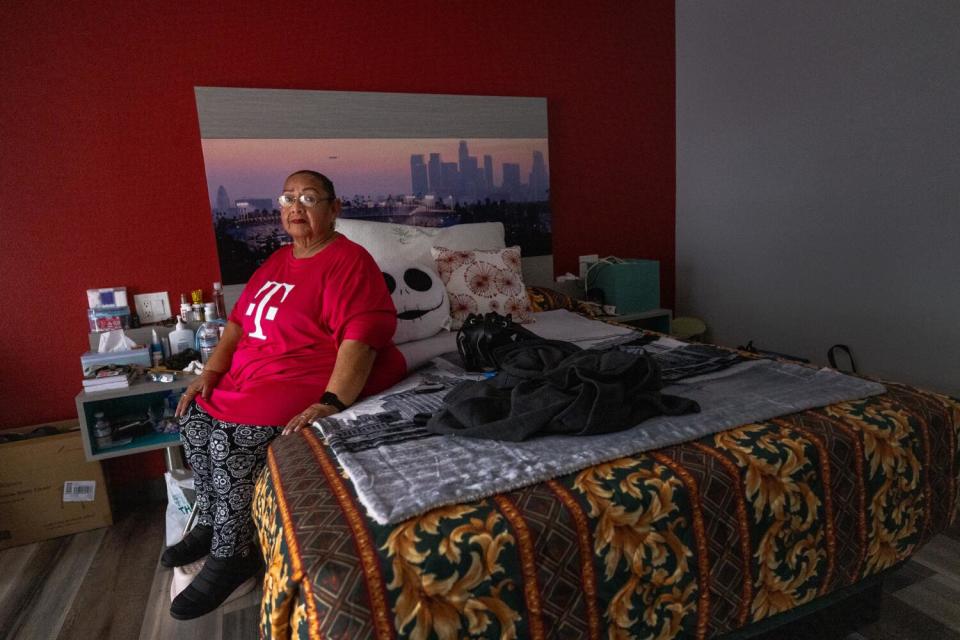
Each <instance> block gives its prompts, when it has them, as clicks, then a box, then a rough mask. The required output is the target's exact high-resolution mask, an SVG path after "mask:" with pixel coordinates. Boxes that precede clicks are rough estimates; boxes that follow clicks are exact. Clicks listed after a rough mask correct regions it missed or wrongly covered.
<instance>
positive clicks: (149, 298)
mask: <svg viewBox="0 0 960 640" xmlns="http://www.w3.org/2000/svg"><path fill="white" fill-rule="evenodd" d="M133 302H134V304H135V305H136V307H137V315H138V316H139V317H140V322H141V323H142V324H150V323H152V322H161V321H163V320H166V319H168V318H170V317H172V316H171V315H170V297H169V296H168V295H167V292H166V291H160V292H158V293H138V294H136V295H135V296H133Z"/></svg>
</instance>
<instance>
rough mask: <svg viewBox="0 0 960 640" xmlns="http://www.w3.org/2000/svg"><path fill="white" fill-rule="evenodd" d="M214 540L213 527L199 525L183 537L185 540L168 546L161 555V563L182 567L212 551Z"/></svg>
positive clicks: (166, 565)
mask: <svg viewBox="0 0 960 640" xmlns="http://www.w3.org/2000/svg"><path fill="white" fill-rule="evenodd" d="M212 540H213V527H211V526H209V525H202V524H201V525H197V526H196V527H194V528H193V529H190V532H189V533H187V535H185V536H184V537H183V540H181V541H180V542H178V543H177V544H175V545H173V546H172V547H167V548H166V549H164V551H163V555H162V556H160V564H162V565H163V566H165V567H182V566H184V565H187V564H190V563H191V562H196V561H197V560H199V559H200V558H202V557H203V556H205V555H207V554H208V553H210V542H211V541H212Z"/></svg>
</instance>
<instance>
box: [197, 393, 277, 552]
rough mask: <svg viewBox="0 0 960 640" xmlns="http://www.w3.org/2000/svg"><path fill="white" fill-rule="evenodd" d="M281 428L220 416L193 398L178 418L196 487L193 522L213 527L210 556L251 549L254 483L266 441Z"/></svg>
mask: <svg viewBox="0 0 960 640" xmlns="http://www.w3.org/2000/svg"><path fill="white" fill-rule="evenodd" d="M282 431H283V427H260V426H256V425H250V424H240V423H237V422H227V421H225V420H218V419H216V418H214V417H213V416H211V415H210V414H209V413H207V412H206V411H204V410H203V409H201V408H200V407H198V406H197V404H196V403H195V402H191V403H190V407H189V408H188V409H187V413H186V414H185V415H184V416H183V417H182V418H180V441H181V442H183V448H184V452H185V453H186V456H187V462H189V463H190V467H191V468H192V469H193V479H194V485H195V486H196V490H197V510H198V511H199V517H198V519H197V524H201V525H207V526H212V527H213V542H212V543H211V545H210V555H212V556H213V557H215V558H230V557H234V556H244V557H245V556H247V555H248V554H249V553H250V551H251V547H252V544H251V543H252V542H253V519H252V518H251V515H250V505H251V504H252V502H253V485H254V483H255V482H256V481H257V475H258V474H259V473H260V470H261V469H263V467H264V465H265V464H266V462H267V446H268V445H269V444H270V441H271V440H273V439H274V438H276V437H277V436H278V435H280V432H282Z"/></svg>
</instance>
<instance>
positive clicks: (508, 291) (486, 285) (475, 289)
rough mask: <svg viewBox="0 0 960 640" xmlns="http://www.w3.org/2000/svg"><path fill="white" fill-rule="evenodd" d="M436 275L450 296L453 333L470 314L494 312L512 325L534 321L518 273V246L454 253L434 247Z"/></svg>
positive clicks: (524, 288)
mask: <svg viewBox="0 0 960 640" xmlns="http://www.w3.org/2000/svg"><path fill="white" fill-rule="evenodd" d="M432 253H433V258H434V260H436V262H437V273H439V274H440V279H441V280H443V283H444V285H446V287H447V294H448V295H449V296H450V316H451V317H452V319H453V324H452V325H451V327H450V329H451V330H453V331H456V330H457V329H459V328H460V327H461V325H463V321H464V320H466V318H467V316H468V315H470V314H471V313H487V312H490V311H496V312H497V313H501V314H503V315H507V314H509V315H511V316H513V321H514V322H533V317H532V316H531V313H530V299H529V298H528V297H527V290H526V287H525V286H524V285H523V278H522V277H521V274H520V247H507V248H506V249H494V250H481V249H475V250H473V251H454V250H452V249H446V248H444V247H433V249H432Z"/></svg>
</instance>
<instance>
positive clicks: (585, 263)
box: [579, 253, 600, 279]
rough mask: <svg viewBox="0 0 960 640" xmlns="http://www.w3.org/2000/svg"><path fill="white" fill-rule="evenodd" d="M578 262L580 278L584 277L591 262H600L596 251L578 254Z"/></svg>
mask: <svg viewBox="0 0 960 640" xmlns="http://www.w3.org/2000/svg"><path fill="white" fill-rule="evenodd" d="M579 262H580V278H581V279H582V278H586V277H587V269H588V268H589V267H590V265H591V264H593V263H595V262H600V256H599V255H598V254H596V253H592V254H590V255H587V256H580V258H579Z"/></svg>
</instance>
